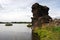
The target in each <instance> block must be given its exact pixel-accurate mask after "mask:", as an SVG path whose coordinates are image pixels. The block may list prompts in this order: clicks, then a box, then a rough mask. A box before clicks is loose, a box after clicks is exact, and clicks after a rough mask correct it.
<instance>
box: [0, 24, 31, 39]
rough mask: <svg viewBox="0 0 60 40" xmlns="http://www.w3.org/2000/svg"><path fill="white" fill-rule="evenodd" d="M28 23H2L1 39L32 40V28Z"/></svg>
mask: <svg viewBox="0 0 60 40" xmlns="http://www.w3.org/2000/svg"><path fill="white" fill-rule="evenodd" d="M26 25H27V24H13V26H5V24H0V40H31V28H28V27H26Z"/></svg>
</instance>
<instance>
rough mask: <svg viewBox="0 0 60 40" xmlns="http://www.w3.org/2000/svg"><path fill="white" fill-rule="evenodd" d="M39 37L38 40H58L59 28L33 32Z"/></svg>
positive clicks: (59, 35) (59, 39)
mask: <svg viewBox="0 0 60 40" xmlns="http://www.w3.org/2000/svg"><path fill="white" fill-rule="evenodd" d="M34 33H37V34H38V36H39V37H40V40H60V26H57V27H54V26H53V27H45V28H40V29H39V28H38V29H36V30H34Z"/></svg>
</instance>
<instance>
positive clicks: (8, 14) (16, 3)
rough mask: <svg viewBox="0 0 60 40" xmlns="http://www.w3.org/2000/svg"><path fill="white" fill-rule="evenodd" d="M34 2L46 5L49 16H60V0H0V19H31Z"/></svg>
mask: <svg viewBox="0 0 60 40" xmlns="http://www.w3.org/2000/svg"><path fill="white" fill-rule="evenodd" d="M36 2H38V3H39V4H41V5H44V6H48V7H49V8H50V10H49V15H50V16H51V17H59V16H60V0H0V21H31V17H32V12H31V6H32V5H33V4H34V3H36Z"/></svg>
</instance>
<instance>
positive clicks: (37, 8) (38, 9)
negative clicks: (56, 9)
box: [32, 3, 52, 26]
mask: <svg viewBox="0 0 60 40" xmlns="http://www.w3.org/2000/svg"><path fill="white" fill-rule="evenodd" d="M48 11H49V8H48V7H47V6H42V5H39V4H38V3H35V4H33V5H32V13H33V17H32V26H39V25H41V24H42V23H49V22H50V21H52V18H51V17H50V16H49V15H48V14H49V13H48Z"/></svg>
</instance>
